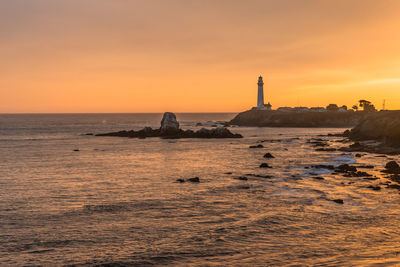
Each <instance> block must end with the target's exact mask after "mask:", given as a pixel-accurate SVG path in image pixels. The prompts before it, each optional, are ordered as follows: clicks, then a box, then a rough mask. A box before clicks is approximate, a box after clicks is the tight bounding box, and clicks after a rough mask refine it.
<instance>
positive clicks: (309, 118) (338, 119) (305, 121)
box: [227, 110, 366, 128]
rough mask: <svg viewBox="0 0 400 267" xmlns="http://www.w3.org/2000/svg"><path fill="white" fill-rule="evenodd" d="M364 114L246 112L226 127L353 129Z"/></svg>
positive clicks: (337, 112)
mask: <svg viewBox="0 0 400 267" xmlns="http://www.w3.org/2000/svg"><path fill="white" fill-rule="evenodd" d="M365 116H366V113H365V112H352V111H347V112H339V111H332V112H331V111H328V112H285V111H276V110H248V111H244V112H241V113H239V114H238V115H236V116H235V118H233V119H232V120H231V121H229V122H228V123H227V125H237V126H251V127H332V128H334V127H336V128H337V127H353V126H355V125H356V124H357V123H358V122H359V121H361V120H362V119H363V118H364V117H365Z"/></svg>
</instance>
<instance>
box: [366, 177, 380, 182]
mask: <svg viewBox="0 0 400 267" xmlns="http://www.w3.org/2000/svg"><path fill="white" fill-rule="evenodd" d="M378 179H379V178H378V177H365V178H364V180H370V181H374V180H378Z"/></svg>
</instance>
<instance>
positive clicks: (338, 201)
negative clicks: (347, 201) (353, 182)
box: [332, 199, 344, 204]
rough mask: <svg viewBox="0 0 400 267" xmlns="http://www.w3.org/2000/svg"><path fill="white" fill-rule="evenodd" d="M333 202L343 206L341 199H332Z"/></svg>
mask: <svg viewBox="0 0 400 267" xmlns="http://www.w3.org/2000/svg"><path fill="white" fill-rule="evenodd" d="M332 201H333V202H336V203H338V204H344V201H343V199H332Z"/></svg>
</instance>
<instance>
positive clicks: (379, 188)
mask: <svg viewBox="0 0 400 267" xmlns="http://www.w3.org/2000/svg"><path fill="white" fill-rule="evenodd" d="M367 188H371V189H372V190H375V191H378V190H381V187H380V186H373V185H369V186H368V187H367Z"/></svg>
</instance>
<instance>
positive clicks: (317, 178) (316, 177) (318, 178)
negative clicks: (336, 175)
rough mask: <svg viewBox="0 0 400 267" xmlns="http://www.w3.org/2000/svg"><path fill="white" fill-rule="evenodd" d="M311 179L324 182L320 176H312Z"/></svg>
mask: <svg viewBox="0 0 400 267" xmlns="http://www.w3.org/2000/svg"><path fill="white" fill-rule="evenodd" d="M313 179H316V180H325V179H324V177H321V176H314V177H313Z"/></svg>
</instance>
